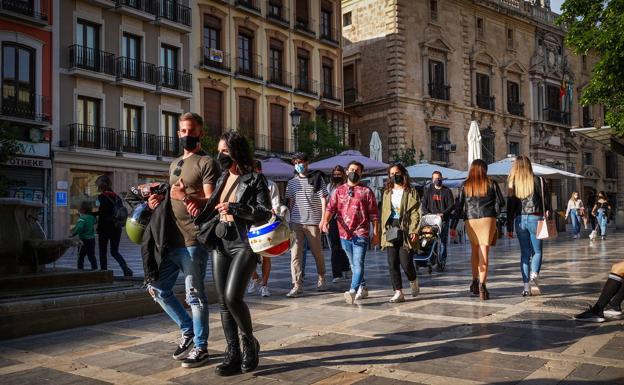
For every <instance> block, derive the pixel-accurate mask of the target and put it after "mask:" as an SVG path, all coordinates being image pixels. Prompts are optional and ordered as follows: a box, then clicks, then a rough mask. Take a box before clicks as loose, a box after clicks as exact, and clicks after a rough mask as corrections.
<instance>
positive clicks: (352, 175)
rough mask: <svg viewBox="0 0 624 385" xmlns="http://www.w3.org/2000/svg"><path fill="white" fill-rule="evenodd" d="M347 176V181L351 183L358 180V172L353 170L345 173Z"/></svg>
mask: <svg viewBox="0 0 624 385" xmlns="http://www.w3.org/2000/svg"><path fill="white" fill-rule="evenodd" d="M347 178H349V181H350V182H351V183H357V182H359V181H360V174H358V173H357V172H355V171H351V172H350V173H348V174H347Z"/></svg>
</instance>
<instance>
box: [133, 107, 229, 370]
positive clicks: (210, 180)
mask: <svg viewBox="0 0 624 385" xmlns="http://www.w3.org/2000/svg"><path fill="white" fill-rule="evenodd" d="M179 127H180V128H179V130H178V136H179V137H180V144H181V146H182V147H183V148H184V154H183V155H182V156H180V157H179V158H177V159H175V160H174V161H173V162H172V163H171V166H170V168H169V184H170V185H171V190H170V192H169V195H168V196H166V195H157V194H153V195H152V196H150V198H149V201H148V204H149V207H150V208H151V209H152V210H156V209H157V207H158V206H159V205H160V204H161V202H163V201H164V199H165V198H166V197H167V198H169V199H168V200H166V201H164V203H165V206H166V207H163V208H166V213H167V218H164V220H161V221H160V222H162V223H163V224H164V226H165V229H164V230H163V229H156V228H153V227H152V228H151V229H150V231H152V234H156V235H157V237H156V238H159V237H160V236H161V235H164V238H163V239H166V248H167V250H166V252H165V254H164V257H162V258H163V259H162V261H161V263H160V265H159V266H158V273H157V276H158V278H157V280H156V281H153V282H150V283H149V285H148V291H149V293H150V294H151V295H152V296H153V297H154V299H155V300H156V302H158V303H159V304H160V306H161V307H162V308H163V310H164V311H165V312H166V313H167V315H169V317H171V319H172V320H173V321H174V322H175V323H176V324H177V325H178V326H180V329H181V331H182V337H181V338H180V343H179V345H178V348H177V349H176V351H175V353H174V354H173V358H174V359H176V360H183V362H182V367H185V368H194V367H198V366H202V365H204V364H206V363H207V362H208V298H207V296H206V290H205V287H204V278H205V276H206V265H207V264H208V250H207V249H206V248H205V247H204V246H203V245H202V244H201V243H200V242H198V240H197V233H198V232H197V228H196V227H195V224H194V217H195V216H196V215H198V214H199V212H200V208H203V207H204V206H205V204H206V202H207V201H208V199H209V198H210V196H211V195H212V192H213V190H214V186H215V183H216V181H217V178H218V176H219V166H218V165H217V164H216V162H215V161H214V160H213V159H212V158H211V157H209V156H207V155H206V154H205V153H204V152H203V151H202V149H201V144H200V139H201V137H202V136H203V135H204V132H203V129H202V127H203V120H202V118H201V116H199V115H197V114H194V113H186V114H183V115H182V116H181V117H180V120H179ZM155 213H156V212H155ZM153 219H154V218H152V220H153ZM161 231H164V233H161ZM144 241H145V238H144ZM180 272H182V274H183V275H184V283H185V288H186V302H187V303H188V304H189V305H190V307H191V312H192V318H191V317H190V316H189V315H188V313H187V312H186V310H185V309H184V306H182V304H181V303H180V301H178V299H177V298H176V297H175V295H174V294H173V287H174V285H175V283H176V280H177V278H178V274H179V273H180ZM193 345H194V348H193ZM189 352H190V353H189Z"/></svg>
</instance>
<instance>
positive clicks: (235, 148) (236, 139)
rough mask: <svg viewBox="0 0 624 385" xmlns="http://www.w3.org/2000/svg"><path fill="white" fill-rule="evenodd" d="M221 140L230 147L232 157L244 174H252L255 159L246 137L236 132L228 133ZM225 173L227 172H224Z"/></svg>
mask: <svg viewBox="0 0 624 385" xmlns="http://www.w3.org/2000/svg"><path fill="white" fill-rule="evenodd" d="M219 140H223V141H224V142H225V144H226V145H227V147H228V151H229V152H230V157H232V159H233V160H234V162H236V165H237V167H238V169H239V170H240V172H241V173H242V174H246V173H248V172H252V171H253V169H254V158H253V155H252V154H251V148H250V147H249V143H248V142H247V139H245V137H244V136H242V135H241V134H239V133H238V132H236V131H231V130H230V131H227V132H225V133H223V135H221V137H220V138H219ZM224 171H225V170H224Z"/></svg>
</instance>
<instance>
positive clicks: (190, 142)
mask: <svg viewBox="0 0 624 385" xmlns="http://www.w3.org/2000/svg"><path fill="white" fill-rule="evenodd" d="M197 143H199V136H183V137H181V138H180V146H182V147H183V148H184V149H185V150H187V151H191V150H194V149H195V148H197Z"/></svg>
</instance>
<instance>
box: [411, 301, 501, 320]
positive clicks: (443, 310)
mask: <svg viewBox="0 0 624 385" xmlns="http://www.w3.org/2000/svg"><path fill="white" fill-rule="evenodd" d="M499 310H502V309H501V308H500V307H495V306H486V305H481V304H470V305H464V306H458V305H455V304H446V303H436V304H429V305H425V306H419V307H416V308H413V309H408V310H404V311H405V312H407V313H414V314H434V315H443V316H447V317H462V318H474V319H479V318H483V317H487V316H489V315H492V314H494V313H496V312H497V311H499Z"/></svg>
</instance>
